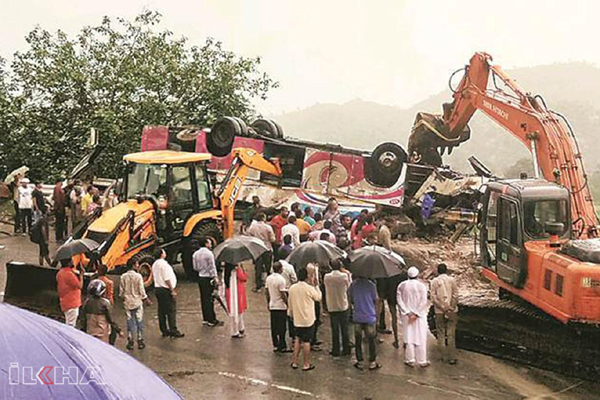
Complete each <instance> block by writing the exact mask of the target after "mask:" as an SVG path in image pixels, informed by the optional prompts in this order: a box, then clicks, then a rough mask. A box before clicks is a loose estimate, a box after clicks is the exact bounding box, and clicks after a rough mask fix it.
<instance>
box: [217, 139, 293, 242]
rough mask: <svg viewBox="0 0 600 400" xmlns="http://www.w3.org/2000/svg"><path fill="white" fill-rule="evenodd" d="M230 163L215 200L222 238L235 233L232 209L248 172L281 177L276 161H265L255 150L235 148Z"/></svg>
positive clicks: (279, 167)
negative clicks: (217, 203)
mask: <svg viewBox="0 0 600 400" xmlns="http://www.w3.org/2000/svg"><path fill="white" fill-rule="evenodd" d="M232 157H233V158H232V161H231V165H230V166H229V170H228V171H227V175H225V178H224V179H223V182H222V183H221V187H220V188H219V190H218V191H217V198H218V199H219V202H220V205H221V212H222V214H223V221H224V227H223V236H224V237H225V238H229V237H231V236H233V234H234V232H235V228H234V209H235V204H236V202H237V200H238V198H239V195H240V192H241V191H242V187H243V186H244V182H245V180H246V178H247V176H248V172H249V171H250V170H257V171H260V172H264V173H267V174H269V175H273V176H275V177H281V175H282V170H281V166H280V165H279V161H278V160H275V159H274V160H267V159H266V158H264V157H263V156H262V155H261V154H260V153H257V152H256V150H252V149H247V148H237V149H234V150H233V151H232Z"/></svg>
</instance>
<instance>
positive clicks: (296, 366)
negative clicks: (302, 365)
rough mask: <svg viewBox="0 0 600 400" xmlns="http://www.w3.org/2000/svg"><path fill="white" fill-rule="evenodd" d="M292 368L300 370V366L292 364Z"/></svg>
mask: <svg viewBox="0 0 600 400" xmlns="http://www.w3.org/2000/svg"><path fill="white" fill-rule="evenodd" d="M290 367H292V369H298V364H294V363H291V364H290Z"/></svg>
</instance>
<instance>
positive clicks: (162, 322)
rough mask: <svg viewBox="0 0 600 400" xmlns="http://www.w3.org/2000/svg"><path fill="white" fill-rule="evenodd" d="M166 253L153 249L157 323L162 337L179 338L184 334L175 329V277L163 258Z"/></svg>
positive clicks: (159, 249) (171, 268)
mask: <svg viewBox="0 0 600 400" xmlns="http://www.w3.org/2000/svg"><path fill="white" fill-rule="evenodd" d="M166 257H167V253H166V252H165V251H164V250H163V249H161V248H157V249H156V250H155V251H154V258H155V259H156V261H154V264H152V277H153V278H154V289H155V292H156V300H157V301H158V325H159V327H160V332H161V333H162V336H163V337H173V338H181V337H184V336H185V335H184V334H183V333H181V332H179V330H178V329H177V305H176V301H175V298H176V296H177V292H176V290H175V288H176V287H177V277H176V276H175V271H173V267H172V266H171V265H170V264H169V263H168V262H167V260H165V258H166Z"/></svg>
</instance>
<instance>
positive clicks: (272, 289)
mask: <svg viewBox="0 0 600 400" xmlns="http://www.w3.org/2000/svg"><path fill="white" fill-rule="evenodd" d="M282 271H283V266H282V265H281V263H280V262H276V263H275V264H273V273H272V274H271V275H269V276H268V277H267V280H266V282H265V283H266V286H267V291H266V292H265V294H266V296H267V303H268V304H269V313H270V314H271V339H272V340H273V351H274V352H276V353H289V350H288V349H287V346H286V344H285V331H286V329H285V327H286V323H287V308H288V307H287V292H288V288H287V286H286V282H285V278H284V277H283V275H281V272H282Z"/></svg>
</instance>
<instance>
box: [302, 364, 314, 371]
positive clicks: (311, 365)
mask: <svg viewBox="0 0 600 400" xmlns="http://www.w3.org/2000/svg"><path fill="white" fill-rule="evenodd" d="M315 368H317V367H315V364H310V365H309V366H308V368H302V371H304V372H306V371H311V370H313V369H315Z"/></svg>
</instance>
